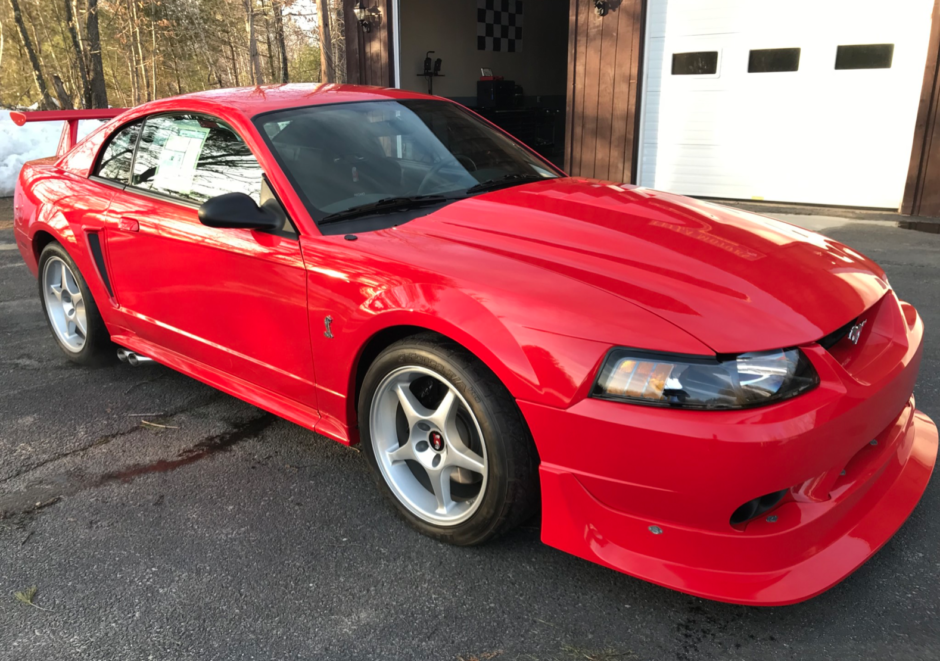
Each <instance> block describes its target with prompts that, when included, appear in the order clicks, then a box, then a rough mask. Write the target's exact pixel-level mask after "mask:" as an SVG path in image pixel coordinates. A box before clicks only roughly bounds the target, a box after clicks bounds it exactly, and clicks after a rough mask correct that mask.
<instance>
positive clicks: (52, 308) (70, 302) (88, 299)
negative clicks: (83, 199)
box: [39, 243, 115, 365]
mask: <svg viewBox="0 0 940 661" xmlns="http://www.w3.org/2000/svg"><path fill="white" fill-rule="evenodd" d="M39 295H40V297H41V298H42V308H43V311H44V312H45V313H46V321H47V322H48V323H49V329H50V330H51V331H52V336H53V337H54V338H55V340H56V342H57V343H58V344H59V347H61V348H62V351H63V352H64V353H65V355H66V356H67V357H68V359H69V360H71V361H73V362H76V363H79V364H81V365H101V364H105V363H109V362H114V360H115V353H114V347H113V345H112V344H111V338H110V336H109V334H108V330H107V328H105V325H104V321H103V320H102V319H101V314H100V313H99V312H98V306H97V305H96V304H95V300H94V299H93V298H92V296H91V292H89V291H88V285H87V284H86V283H85V279H84V278H83V277H82V274H81V272H80V271H79V270H78V267H77V266H76V265H75V262H74V261H73V260H72V258H71V257H70V256H69V254H68V253H67V252H65V249H64V248H62V246H61V245H59V244H58V243H50V244H49V245H47V246H46V247H45V248H43V251H42V254H41V255H40V256H39Z"/></svg>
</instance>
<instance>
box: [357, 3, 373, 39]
mask: <svg viewBox="0 0 940 661" xmlns="http://www.w3.org/2000/svg"><path fill="white" fill-rule="evenodd" d="M353 13H354V14H355V15H356V19H357V20H358V21H359V25H361V26H362V31H363V32H371V31H372V24H371V23H370V22H369V10H368V9H366V8H365V7H363V6H362V0H359V3H358V4H357V5H356V6H355V7H353Z"/></svg>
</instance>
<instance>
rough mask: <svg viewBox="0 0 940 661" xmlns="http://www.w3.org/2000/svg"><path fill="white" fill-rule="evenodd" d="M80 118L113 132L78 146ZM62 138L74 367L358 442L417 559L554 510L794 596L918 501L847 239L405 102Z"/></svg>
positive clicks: (566, 520) (579, 525)
mask: <svg viewBox="0 0 940 661" xmlns="http://www.w3.org/2000/svg"><path fill="white" fill-rule="evenodd" d="M62 117H63V115H62V114H61V113H52V114H47V113H22V114H18V115H16V116H15V118H14V119H15V120H16V121H18V122H20V123H22V122H26V121H34V120H37V119H44V118H51V119H61V118H62ZM77 117H96V118H109V121H107V122H106V123H103V124H102V125H101V126H100V127H99V128H97V129H96V130H95V131H94V132H92V133H91V134H90V135H89V136H87V137H86V138H84V139H83V140H81V141H77V140H76V133H75V130H74V127H75V121H74V120H75V118H77ZM65 118H66V119H68V120H69V122H68V124H66V127H65V130H64V132H63V137H62V140H61V142H60V148H59V154H58V155H57V156H55V157H50V158H48V159H44V160H41V161H34V162H32V163H29V164H27V165H26V166H24V168H23V170H22V172H21V174H20V177H19V179H18V183H17V186H16V194H15V201H14V207H15V222H14V227H15V234H16V242H17V245H18V247H19V250H20V252H21V253H22V256H23V259H24V260H25V261H26V264H27V265H28V266H29V268H30V270H31V271H32V272H33V274H35V275H36V277H37V279H38V287H39V296H40V298H41V301H42V309H43V310H44V312H45V315H46V318H47V320H48V324H49V327H50V329H51V331H52V337H53V338H54V339H55V341H56V342H57V343H58V345H59V346H60V347H61V349H62V351H63V352H64V354H65V355H66V356H67V357H68V358H69V359H71V360H73V361H75V362H77V363H80V364H83V365H97V364H101V363H104V362H107V361H109V360H112V359H116V358H115V354H116V353H117V354H119V355H120V357H123V358H124V359H125V360H128V361H129V362H131V363H134V364H138V363H140V362H142V361H147V360H151V361H156V362H158V363H161V364H163V365H166V366H168V367H170V368H173V369H175V370H178V371H180V372H182V373H184V374H187V375H189V376H191V377H194V378H196V379H199V380H201V381H203V382H205V383H207V384H210V385H212V386H214V387H216V388H218V389H220V390H223V391H225V392H227V393H230V394H232V395H234V396H236V397H239V398H241V399H243V400H245V401H247V402H250V403H252V404H254V405H256V406H259V407H261V408H263V409H266V410H268V411H271V412H273V413H275V414H277V415H279V416H282V417H284V418H286V419H288V420H291V421H293V422H295V423H297V424H299V425H302V426H304V427H306V428H308V429H311V430H313V431H315V432H317V433H319V434H322V435H324V436H327V437H329V438H332V439H335V440H337V441H339V442H340V443H344V444H349V445H353V444H359V445H360V446H361V447H362V449H363V451H364V453H365V455H366V457H367V458H368V461H369V463H370V465H371V467H372V469H373V470H374V473H375V476H376V481H377V484H378V487H379V489H380V490H381V491H382V492H383V493H384V494H385V495H386V496H387V497H388V500H389V502H390V503H391V506H392V508H393V509H394V510H396V511H397V512H398V514H400V515H401V517H402V518H403V519H404V520H405V521H406V522H407V523H409V524H410V525H412V526H413V527H415V528H416V529H418V530H419V531H421V532H422V533H424V534H426V535H429V536H431V537H433V538H436V539H438V540H441V541H443V542H448V543H451V544H458V545H473V544H478V543H481V542H484V541H486V540H488V539H491V538H493V537H494V536H497V535H499V534H502V533H505V532H507V531H508V530H510V529H512V528H513V527H514V526H517V525H518V524H520V523H521V522H523V521H525V520H526V519H528V518H530V517H532V516H533V515H534V514H535V513H536V512H537V511H539V510H540V511H541V521H542V525H541V535H542V539H543V541H544V542H545V543H547V544H549V545H551V546H554V547H557V548H559V549H562V550H564V551H567V552H569V553H572V554H575V555H577V556H580V557H582V558H585V559H588V560H591V561H594V562H597V563H600V564H602V565H605V566H607V567H611V568H613V569H616V570H619V571H621V572H625V573H627V574H630V575H633V576H636V577H639V578H642V579H645V580H648V581H652V582H654V583H657V584H660V585H663V586H667V587H670V588H673V589H676V590H680V591H683V592H686V593H690V594H694V595H699V596H702V597H706V598H709V599H716V600H722V601H728V602H734V603H740V604H756V605H775V604H788V603H794V602H798V601H801V600H804V599H808V598H810V597H812V596H813V595H816V594H818V593H820V592H822V591H824V590H826V589H828V588H829V587H831V586H832V585H834V584H835V583H837V582H839V581H840V580H842V579H843V578H845V577H846V576H847V575H848V574H850V573H851V572H852V571H853V570H855V569H856V568H857V567H859V566H860V565H861V564H862V563H863V562H865V561H866V560H867V559H868V558H869V557H870V556H871V555H872V554H873V553H875V552H876V551H877V549H878V548H880V547H881V546H882V545H883V544H884V543H885V542H886V541H887V540H888V539H889V538H890V537H891V535H893V534H894V532H895V531H896V530H897V529H898V527H899V526H900V525H901V524H902V523H903V521H904V520H905V519H906V518H907V516H908V515H909V514H910V512H911V511H912V510H913V508H914V507H915V505H916V504H917V502H918V500H919V499H920V496H921V494H922V493H923V491H924V489H925V488H926V485H927V483H928V480H929V478H930V474H931V472H932V470H933V466H934V462H935V460H936V455H937V430H936V428H935V426H934V424H933V423H932V422H931V421H930V419H929V418H927V417H926V416H925V415H924V414H923V413H921V412H919V411H918V410H917V409H916V407H915V403H914V398H913V397H912V391H913V388H914V383H915V380H916V377H917V371H918V366H919V364H920V360H921V354H922V345H923V343H922V339H923V333H924V327H923V323H922V322H921V319H920V317H919V315H918V313H917V311H916V310H915V309H914V308H913V307H912V306H911V305H909V304H908V303H905V302H902V301H900V300H899V299H898V297H897V296H896V294H895V292H894V290H893V289H892V288H891V285H890V284H889V282H888V279H887V278H886V277H885V274H884V272H883V271H882V269H881V268H879V267H878V266H877V265H876V264H875V263H873V262H872V261H871V260H869V259H868V258H866V257H865V256H863V255H861V254H859V253H858V252H856V251H854V250H852V249H851V248H849V247H846V246H844V245H842V244H840V243H838V242H836V241H833V240H830V239H828V238H825V237H823V236H820V235H818V234H814V233H812V232H808V231H804V230H802V229H799V228H797V227H794V226H791V225H788V224H786V223H783V222H779V221H776V220H770V219H767V218H763V217H760V216H757V215H752V214H749V213H745V212H742V211H738V210H734V209H730V208H724V207H721V206H718V205H714V204H710V203H706V202H703V201H696V200H692V199H689V198H686V197H681V196H678V195H672V194H668V193H664V192H660V191H655V190H650V189H646V188H641V187H636V186H632V185H628V184H623V183H618V182H612V181H599V180H592V179H584V178H579V177H569V176H566V175H565V173H563V172H562V171H560V170H559V169H558V168H557V167H555V166H554V165H552V164H551V163H550V162H548V161H547V160H545V159H543V158H542V157H540V156H539V155H538V154H536V153H535V152H533V151H532V150H530V149H529V148H527V147H526V146H524V145H523V144H522V143H520V142H519V141H517V140H515V139H514V138H513V137H511V136H510V135H508V134H506V133H504V132H503V131H501V130H499V129H498V128H496V127H495V126H493V125H492V124H489V123H488V122H486V121H484V120H482V119H481V118H479V117H478V116H476V115H474V114H473V113H472V112H470V111H469V110H467V109H465V108H463V107H461V106H460V105H458V104H456V103H453V102H450V101H447V100H444V99H440V98H434V97H429V96H425V95H421V94H413V93H410V92H403V91H398V90H388V89H376V88H367V87H354V86H342V85H340V86H337V85H326V86H316V85H285V86H273V87H259V88H251V89H235V90H217V91H211V92H203V93H198V94H190V95H186V96H181V97H177V98H172V99H164V100H159V101H154V102H152V103H147V104H144V105H142V106H139V107H137V108H133V109H130V110H126V111H115V110H108V111H84V112H81V113H72V114H68V115H66V116H65ZM76 143H77V144H76Z"/></svg>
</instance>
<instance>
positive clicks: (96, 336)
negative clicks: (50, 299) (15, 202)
mask: <svg viewBox="0 0 940 661" xmlns="http://www.w3.org/2000/svg"><path fill="white" fill-rule="evenodd" d="M53 257H58V258H59V259H61V260H62V261H64V262H65V263H66V264H67V265H68V267H69V268H70V269H71V270H72V274H73V275H74V276H75V282H76V283H77V284H78V288H79V290H80V291H81V292H82V301H83V302H84V303H85V319H86V323H87V326H88V328H87V330H88V334H87V335H86V336H85V346H83V347H82V350H81V351H78V352H75V351H70V350H69V349H68V348H66V347H65V345H63V344H62V341H61V340H60V339H59V336H58V334H57V333H56V331H55V328H53V326H52V320H51V319H50V318H49V311H48V310H47V308H46V293H45V291H44V290H43V273H44V271H45V268H46V262H48V261H49V260H50V259H51V258H53ZM38 281H39V283H38V284H39V303H40V305H41V306H42V313H43V316H44V317H45V319H46V324H47V325H48V327H49V332H50V333H52V337H53V339H54V340H55V341H56V344H58V345H59V348H60V349H62V353H64V354H65V355H66V356H67V357H68V359H69V360H71V361H72V362H74V363H78V364H79V365H87V366H100V365H107V364H111V363H113V362H116V361H117V356H116V355H115V352H114V345H113V344H112V343H111V337H110V334H109V333H108V329H107V328H106V327H105V324H104V320H103V319H102V318H101V313H100V312H99V311H98V305H97V303H96V302H95V299H94V297H93V296H92V295H91V291H90V290H89V289H88V284H87V283H86V282H85V276H84V275H83V274H82V272H81V270H79V268H78V266H77V265H76V264H75V260H74V259H72V256H71V255H69V254H68V252H67V251H66V250H65V248H63V247H62V245H61V244H59V243H56V242H52V243H49V244H48V245H46V247H45V248H43V250H42V253H41V254H40V255H39V278H38Z"/></svg>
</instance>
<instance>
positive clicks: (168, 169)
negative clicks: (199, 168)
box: [153, 126, 210, 193]
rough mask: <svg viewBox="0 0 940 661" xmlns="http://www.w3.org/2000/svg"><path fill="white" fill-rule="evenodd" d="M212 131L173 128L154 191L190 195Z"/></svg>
mask: <svg viewBox="0 0 940 661" xmlns="http://www.w3.org/2000/svg"><path fill="white" fill-rule="evenodd" d="M209 130H210V129H207V128H203V127H201V126H174V127H173V130H172V132H171V133H170V135H169V136H168V138H167V141H166V144H165V145H164V146H163V150H162V151H161V152H160V160H159V161H158V163H157V172H156V175H155V176H154V178H153V186H154V188H159V189H162V190H166V191H172V192H174V193H189V192H190V191H191V190H192V187H193V178H194V177H195V176H196V165H197V164H198V163H199V156H200V155H201V154H202V146H203V144H204V143H205V141H206V136H208V135H209Z"/></svg>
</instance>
